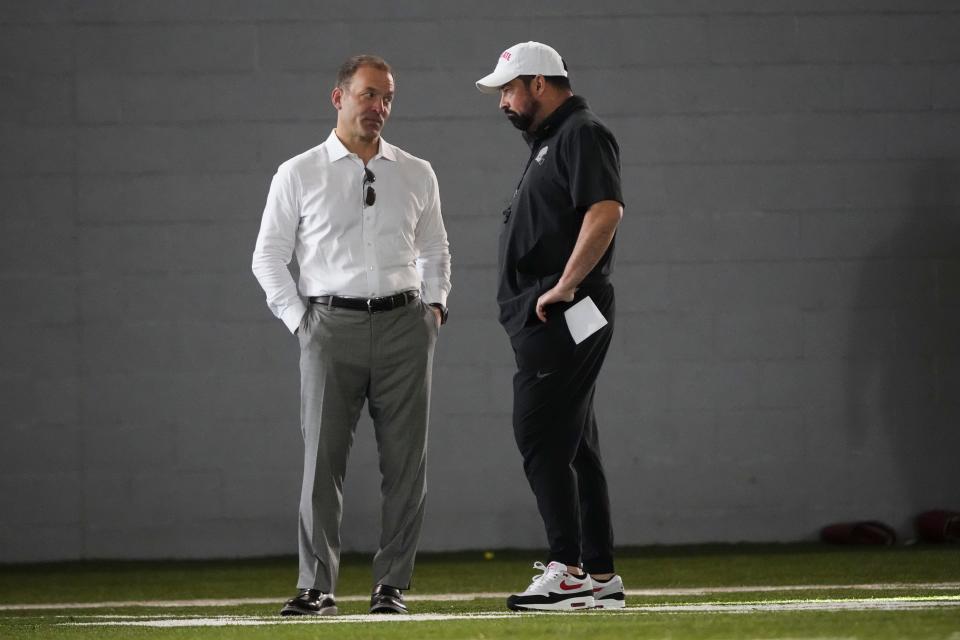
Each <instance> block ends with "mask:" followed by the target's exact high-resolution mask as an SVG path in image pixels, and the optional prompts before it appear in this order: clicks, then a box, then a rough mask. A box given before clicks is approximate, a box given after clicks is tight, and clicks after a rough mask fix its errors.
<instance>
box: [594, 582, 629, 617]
mask: <svg viewBox="0 0 960 640" xmlns="http://www.w3.org/2000/svg"><path fill="white" fill-rule="evenodd" d="M592 580H593V600H594V605H593V606H594V607H596V608H597V609H623V608H624V607H625V606H627V598H626V595H625V594H624V593H623V580H622V579H621V578H620V576H613V577H612V578H610V579H609V580H607V581H606V582H600V581H599V580H597V579H596V578H593V579H592Z"/></svg>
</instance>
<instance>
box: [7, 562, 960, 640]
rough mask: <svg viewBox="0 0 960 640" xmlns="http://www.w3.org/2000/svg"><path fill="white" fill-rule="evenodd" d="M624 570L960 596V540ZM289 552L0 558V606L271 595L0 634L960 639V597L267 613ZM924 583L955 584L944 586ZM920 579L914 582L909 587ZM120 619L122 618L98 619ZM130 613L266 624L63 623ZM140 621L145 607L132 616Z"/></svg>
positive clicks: (473, 579)
mask: <svg viewBox="0 0 960 640" xmlns="http://www.w3.org/2000/svg"><path fill="white" fill-rule="evenodd" d="M537 559H541V557H540V554H538V553H536V552H530V551H497V552H496V554H495V556H494V558H493V559H492V560H486V559H484V555H483V553H482V552H464V553H456V554H421V556H420V558H419V560H418V564H417V570H416V575H415V582H414V588H413V589H412V590H411V591H410V594H411V596H416V595H418V594H436V593H467V592H470V593H474V592H493V593H503V592H508V591H513V590H519V589H522V588H523V587H524V586H526V584H527V583H528V581H529V579H530V576H531V575H533V574H534V573H535V571H534V570H533V569H532V568H531V566H530V565H531V564H532V563H533V561H534V560H537ZM369 563H370V558H369V557H367V556H347V557H345V558H344V562H343V566H342V569H341V582H340V586H339V588H338V590H337V591H338V595H340V596H351V595H353V596H360V595H364V594H366V593H368V589H369V586H370V584H369V583H370V576H369ZM618 571H619V573H620V574H621V575H622V576H623V578H624V581H625V583H626V585H627V587H628V589H662V588H700V587H703V588H707V589H708V591H707V592H706V593H703V594H693V595H690V594H687V595H669V594H656V593H652V594H649V595H643V596H630V597H629V598H628V604H629V605H630V606H633V607H636V606H640V605H657V604H693V603H703V602H713V603H716V602H722V603H738V602H754V603H757V602H760V603H769V602H773V601H781V602H783V601H786V602H796V601H813V600H818V601H822V600H830V599H841V600H846V599H850V598H880V597H883V598H889V597H893V596H913V597H925V596H933V597H939V598H941V599H942V598H947V599H952V600H953V601H958V600H960V549H958V547H956V546H913V547H892V548H842V547H825V546H821V545H813V544H810V545H713V546H692V547H646V548H637V549H622V550H620V552H619V554H618ZM295 579H296V559H295V558H269V559H257V560H235V561H202V562H184V561H172V562H75V563H64V564H41V565H6V566H0V607H2V605H8V604H15V603H19V604H24V603H56V602H89V603H94V602H100V601H130V600H188V599H201V598H202V599H218V598H267V599H275V603H272V604H251V605H234V606H229V607H225V606H220V607H177V608H169V607H164V608H158V607H118V608H112V609H107V608H90V609H81V610H60V611H57V610H43V611H38V610H3V609H2V608H0V638H94V637H96V638H121V637H122V638H210V639H221V638H267V637H269V638H280V639H283V638H307V637H310V638H316V637H336V638H398V639H406V638H410V639H412V638H509V639H510V640H523V639H526V638H541V637H557V636H558V634H562V635H581V634H584V633H586V634H589V637H590V638H591V639H593V638H630V637H643V638H691V639H697V640H700V639H707V638H737V639H738V640H739V639H743V638H771V639H772V638H791V639H794V638H870V640H876V639H884V638H938V639H943V640H958V639H960V606H953V605H955V604H960V602H953V601H952V602H950V603H947V604H949V605H950V606H944V607H940V608H921V609H911V610H899V611H889V610H869V611H860V610H856V611H824V610H818V611H759V612H740V613H726V612H724V613H716V612H710V613H707V612H692V611H684V612H681V613H669V612H659V611H647V610H643V611H639V610H638V611H632V612H631V611H629V610H628V611H627V612H614V613H603V612H581V613H576V614H565V615H562V616H556V615H549V616H540V615H521V614H513V615H511V616H510V617H509V618H505V619H476V620H471V619H457V620H444V621H415V622H414V621H409V622H405V623H395V622H389V621H387V622H357V623H342V624H332V625H331V624H269V623H270V622H274V621H279V618H278V617H276V612H277V609H278V608H279V605H280V603H281V602H282V600H283V599H285V598H286V597H289V596H290V595H292V593H293V588H292V587H293V586H294V584H295V582H294V581H295ZM867 583H882V584H889V585H898V586H889V587H887V588H885V589H882V590H876V589H847V588H843V589H817V588H815V587H816V586H817V585H854V584H867ZM922 583H953V586H951V587H949V588H946V589H943V588H936V589H931V588H929V587H922V586H920V585H921V584H922ZM912 584H916V585H917V586H911V585H912ZM792 585H810V586H811V587H812V588H810V589H806V590H792V589H791V590H780V591H776V590H774V591H766V590H764V591H757V592H737V593H723V592H719V593H718V592H715V591H714V592H710V591H709V588H716V587H743V586H756V587H763V588H765V589H769V588H771V587H784V586H792ZM409 606H410V610H411V612H414V613H433V614H443V613H450V614H465V613H480V612H497V613H507V612H506V611H505V608H504V606H503V600H502V599H501V598H486V599H476V600H465V601H441V602H437V601H424V600H416V599H415V598H413V597H412V598H411V600H410V602H409ZM340 609H341V613H342V614H360V613H364V612H365V610H366V606H365V604H364V603H363V602H362V601H342V602H341V603H340ZM102 616H123V617H124V618H103V617H102ZM127 616H147V617H154V618H161V617H169V616H175V617H218V616H241V617H245V618H248V619H249V618H250V617H256V616H262V617H264V620H263V621H262V624H260V626H227V627H186V628H162V629H158V628H144V627H130V626H120V627H117V626H66V624H65V623H70V622H97V621H109V620H113V621H117V620H126V619H128V618H126V617H127ZM138 619H139V618H138Z"/></svg>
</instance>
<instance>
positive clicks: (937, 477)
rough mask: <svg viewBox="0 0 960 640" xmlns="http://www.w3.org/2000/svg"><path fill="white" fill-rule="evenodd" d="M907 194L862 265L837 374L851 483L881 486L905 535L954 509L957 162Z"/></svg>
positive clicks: (958, 504)
mask: <svg viewBox="0 0 960 640" xmlns="http://www.w3.org/2000/svg"><path fill="white" fill-rule="evenodd" d="M911 201H912V204H911V206H910V208H909V209H908V210H907V211H905V212H904V217H903V219H902V221H901V223H900V225H899V227H898V228H897V229H896V230H895V232H894V233H893V234H892V235H891V237H889V238H886V239H884V240H883V241H882V242H880V243H879V244H878V245H876V246H875V247H874V249H873V251H871V254H870V255H869V257H868V258H867V259H866V260H864V261H863V262H862V264H861V265H860V273H859V278H858V280H857V290H856V300H855V302H854V308H853V310H852V317H851V324H850V335H849V342H848V351H847V358H848V360H847V376H846V380H845V382H846V390H847V391H846V392H847V398H846V403H847V404H846V406H847V429H848V430H849V432H848V436H849V438H848V443H849V446H850V455H851V457H850V464H851V465H852V467H853V469H852V471H853V473H854V475H856V474H860V477H859V478H858V480H857V481H856V482H854V483H852V484H853V486H851V487H849V489H850V490H851V492H852V493H856V492H857V491H862V492H864V493H869V492H870V491H871V489H870V487H871V486H876V487H887V488H888V489H889V491H890V499H891V501H893V502H894V503H895V504H899V505H901V506H902V508H903V509H904V511H903V512H902V513H901V512H900V509H897V512H896V513H897V516H896V517H897V518H898V521H897V522H890V524H892V525H894V526H896V527H899V528H900V529H901V533H904V534H909V530H905V525H906V523H907V522H908V521H909V519H911V518H912V517H913V516H914V515H916V514H917V513H918V512H920V511H922V510H925V509H930V508H935V507H945V508H953V509H960V478H958V473H957V469H958V468H960V463H958V459H960V437H958V431H960V421H958V416H960V411H958V399H957V398H958V396H960V388H958V382H960V377H958V361H960V358H958V355H960V338H958V336H960V324H958V321H960V162H957V161H936V162H931V163H930V164H929V165H927V166H926V167H924V169H923V170H921V171H919V172H918V173H917V174H916V175H915V176H914V178H913V181H912V186H911ZM871 474H876V475H875V476H873V477H872V478H871V477H864V476H869V475H871ZM849 497H850V498H854V499H855V498H856V496H855V495H850V496H849ZM872 498H873V499H874V500H875V499H876V496H872Z"/></svg>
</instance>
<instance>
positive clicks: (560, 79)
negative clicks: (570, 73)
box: [518, 58, 573, 91]
mask: <svg viewBox="0 0 960 640" xmlns="http://www.w3.org/2000/svg"><path fill="white" fill-rule="evenodd" d="M560 62H562V63H563V70H564V71H567V70H568V69H567V61H566V60H564V59H563V58H560ZM518 77H519V78H520V79H521V80H522V81H523V84H524V86H526V87H527V88H529V87H530V81H531V80H533V79H534V78H535V77H536V76H518ZM543 79H544V80H546V81H547V84H549V85H552V86H554V87H556V88H557V89H561V90H563V89H565V90H567V91H573V89H572V88H571V87H570V78H569V77H567V76H543Z"/></svg>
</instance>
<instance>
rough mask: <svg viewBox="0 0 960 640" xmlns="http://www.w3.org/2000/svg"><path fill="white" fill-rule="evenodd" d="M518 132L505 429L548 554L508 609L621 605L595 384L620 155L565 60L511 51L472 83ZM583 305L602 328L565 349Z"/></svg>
mask: <svg viewBox="0 0 960 640" xmlns="http://www.w3.org/2000/svg"><path fill="white" fill-rule="evenodd" d="M477 88H478V89H479V90H480V91H482V92H484V93H499V94H500V109H501V110H502V111H503V112H504V114H505V115H506V116H507V118H508V119H509V120H510V122H511V123H512V124H513V125H514V126H515V127H517V128H518V129H520V130H521V131H523V137H524V139H525V140H526V142H527V144H528V145H530V157H529V159H528V160H527V163H526V167H525V168H524V171H523V174H522V176H521V178H520V182H519V184H518V185H517V189H516V191H515V192H514V194H513V199H512V200H511V202H510V205H509V206H508V207H507V209H506V210H504V212H503V227H502V229H501V231H500V248H499V282H498V288H497V302H498V304H499V306H500V323H501V324H502V325H503V327H504V329H505V330H506V332H507V334H508V335H509V336H510V343H511V345H512V346H513V350H514V353H515V356H516V361H517V373H516V375H515V376H514V381H513V388H514V403H513V429H514V435H515V437H516V441H517V446H518V447H519V449H520V453H521V454H522V456H523V466H524V471H525V472H526V475H527V479H528V481H529V482H530V486H531V488H532V489H533V492H534V495H535V496H536V498H537V506H538V508H539V511H540V515H541V517H542V518H543V522H544V525H545V527H546V532H547V539H548V542H549V546H550V557H549V558H548V564H547V565H546V566H544V565H543V564H542V563H540V562H537V563H536V564H535V565H534V566H535V567H536V568H538V569H540V570H542V571H543V575H539V576H537V577H536V578H535V579H534V580H533V583H532V584H531V585H530V586H529V587H528V588H527V589H526V590H525V591H524V592H522V593H517V594H513V595H511V596H510V597H509V598H508V599H507V606H508V607H509V608H510V609H514V610H523V609H546V610H564V611H572V610H578V609H587V608H594V607H599V608H619V607H623V606H624V603H625V600H624V592H623V581H622V580H621V579H620V577H619V576H618V575H616V573H615V571H614V566H613V530H612V526H611V521H610V520H611V519H610V501H609V498H608V496H607V483H606V478H605V476H604V472H603V465H602V463H601V460H600V449H599V439H598V434H597V422H596V418H595V417H594V412H593V397H594V389H595V384H596V380H597V375H598V374H599V372H600V367H601V366H602V364H603V360H604V357H605V355H606V352H607V348H608V347H609V345H610V338H611V335H612V331H613V315H614V296H613V286H612V285H611V284H610V282H609V276H610V272H611V268H612V263H613V245H614V235H615V233H616V229H617V225H618V224H619V222H620V218H621V217H622V215H623V195H622V193H621V190H620V148H619V146H618V145H617V141H616V140H615V139H614V137H613V134H612V133H611V132H610V130H609V129H607V127H606V126H604V124H603V123H602V122H600V120H599V119H598V118H597V116H596V115H594V114H593V112H591V111H590V110H589V108H588V107H587V103H586V101H585V100H584V99H583V98H581V97H579V96H575V95H574V94H573V91H572V90H571V88H570V81H569V79H568V76H567V68H566V64H565V63H564V62H563V60H562V59H561V58H560V55H559V54H558V53H557V52H556V51H554V50H553V49H552V48H550V47H548V46H546V45H544V44H541V43H539V42H525V43H520V44H517V45H514V46H513V47H511V48H509V49H507V50H506V51H504V52H503V53H502V54H501V55H500V59H499V61H498V62H497V67H496V69H495V70H494V71H493V73H491V74H490V75H488V76H486V77H484V78H481V79H480V80H479V81H477ZM587 297H589V298H590V299H591V300H592V302H593V303H594V304H595V305H596V307H597V308H598V309H599V311H600V313H602V315H603V316H604V318H605V319H606V321H607V325H606V326H605V327H603V328H601V329H600V330H599V331H596V332H595V333H593V334H592V335H590V336H589V337H587V338H586V339H585V340H583V341H582V342H580V343H579V344H578V343H575V342H574V339H573V338H572V336H571V333H570V331H569V329H568V326H567V321H566V318H565V314H564V312H565V311H566V310H567V309H569V308H570V307H571V306H573V305H574V304H576V303H579V302H580V301H582V300H584V299H585V298H587Z"/></svg>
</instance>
